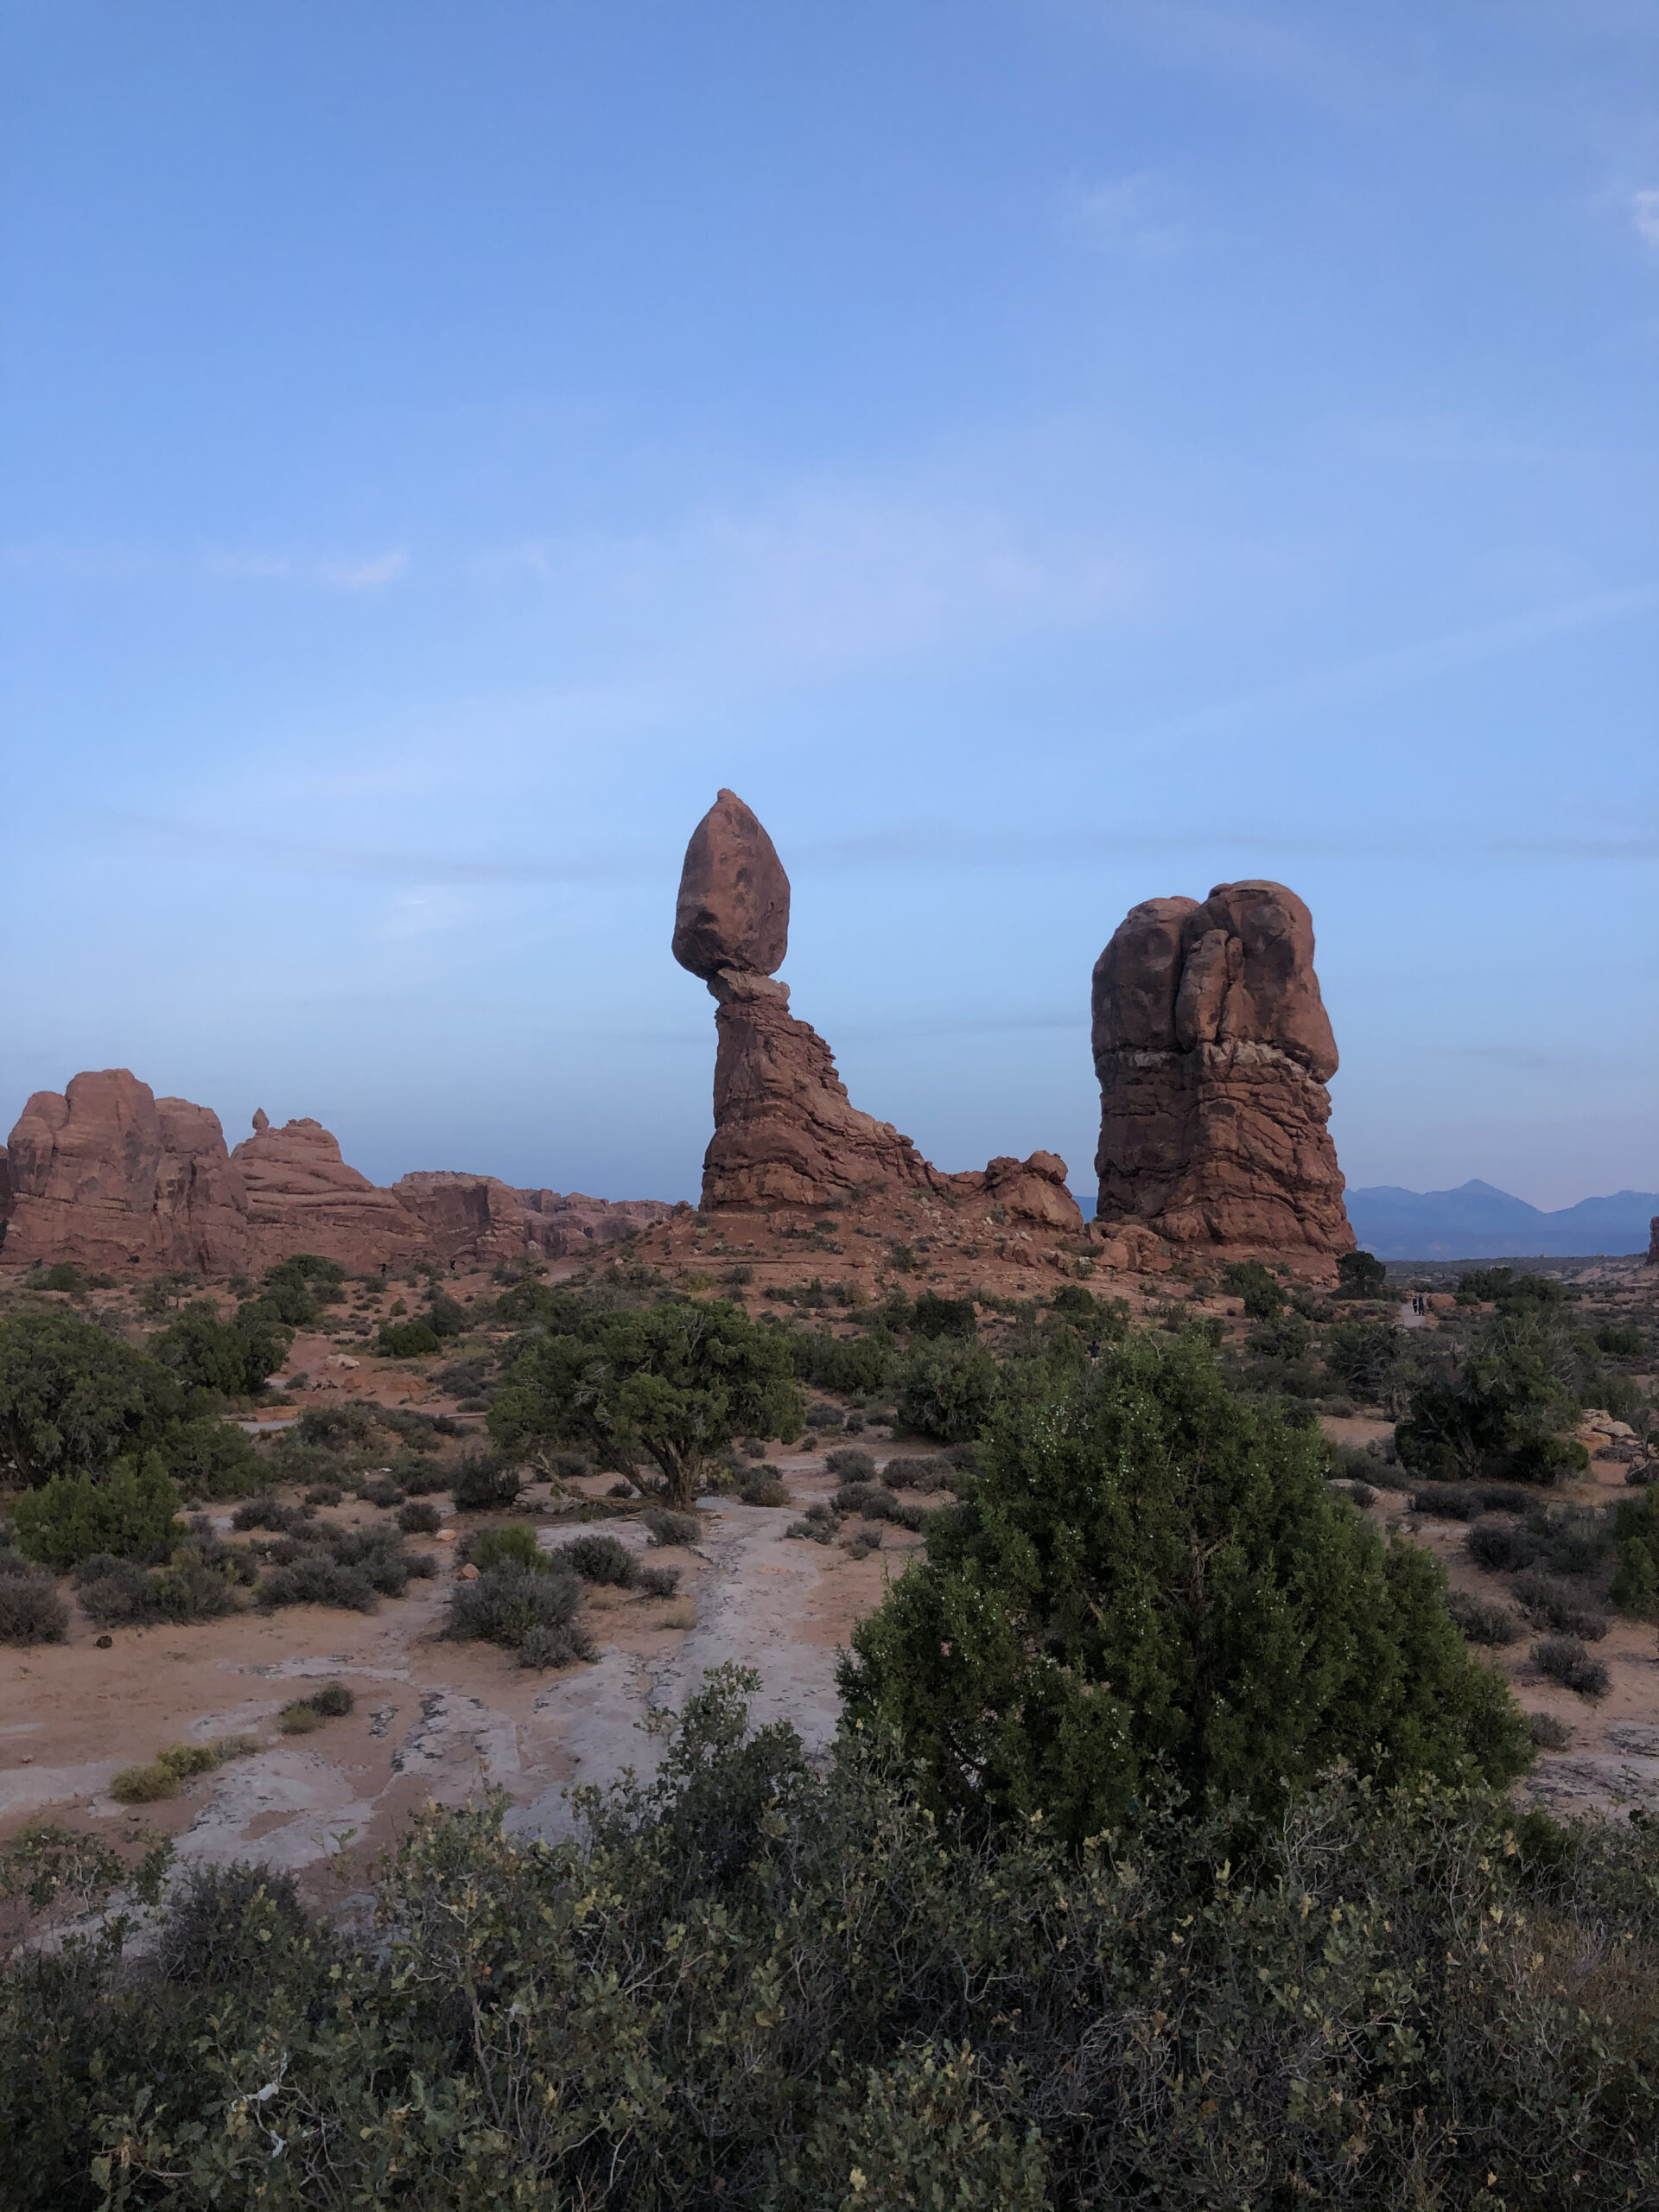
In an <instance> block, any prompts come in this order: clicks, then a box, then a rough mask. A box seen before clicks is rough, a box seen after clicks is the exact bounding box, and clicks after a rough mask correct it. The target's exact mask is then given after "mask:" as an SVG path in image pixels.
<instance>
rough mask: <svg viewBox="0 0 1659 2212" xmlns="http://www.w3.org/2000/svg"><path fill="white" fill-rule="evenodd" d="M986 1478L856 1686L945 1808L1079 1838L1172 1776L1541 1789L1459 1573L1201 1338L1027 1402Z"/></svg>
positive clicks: (895, 1605) (869, 1643)
mask: <svg viewBox="0 0 1659 2212" xmlns="http://www.w3.org/2000/svg"><path fill="white" fill-rule="evenodd" d="M979 1457H980V1464H979V1467H978V1471H977V1473H976V1480H975V1484H974V1496H973V1503H972V1504H971V1506H970V1507H969V1508H968V1509H966V1510H963V1509H958V1510H955V1511H953V1512H950V1513H945V1514H939V1515H936V1516H934V1519H933V1521H932V1522H931V1524H930V1527H929V1530H928V1553H927V1556H926V1558H925V1560H918V1561H916V1562H914V1563H913V1564H912V1567H910V1569H909V1571H908V1572H907V1573H906V1574H905V1575H904V1576H903V1578H902V1579H901V1580H899V1582H898V1583H897V1584H896V1585H895V1586H893V1589H892V1590H891V1591H890V1592H889V1593H888V1595H887V1600H886V1602H885V1603H884V1604H883V1605H882V1606H881V1607H880V1610H879V1611H876V1612H875V1613H874V1614H871V1615H870V1616H868V1618H866V1619H864V1620H863V1621H861V1622H860V1624H858V1626H857V1627H856V1629H855V1630H854V1636H853V1645H854V1654H853V1656H852V1657H851V1658H850V1659H849V1661H848V1662H844V1664H843V1667H842V1676H841V1679H842V1688H843V1694H844V1696H845V1698H846V1700H847V1709H848V1712H849V1717H851V1718H853V1719H863V1720H864V1721H865V1723H866V1724H867V1726H868V1725H872V1724H874V1722H875V1721H877V1720H883V1721H886V1722H887V1723H888V1724H890V1725H892V1726H894V1727H896V1729H897V1730H898V1731H899V1736H900V1739H901V1741H902V1742H903V1744H904V1746H905V1749H906V1753H907V1755H908V1756H910V1757H911V1758H914V1759H916V1760H917V1762H918V1766H919V1769H920V1770H921V1772H922V1774H923V1776H924V1777H925V1792H926V1795H927V1799H928V1802H931V1803H932V1804H934V1805H935V1806H937V1807H938V1808H940V1809H941V1810H944V1809H945V1808H956V1809H960V1810H962V1811H963V1812H968V1811H972V1812H973V1813H974V1814H975V1815H976V1816H980V1817H988V1816H992V1815H1003V1814H1007V1815H1025V1814H1028V1813H1030V1812H1032V1811H1033V1810H1036V1809H1038V1808H1041V1809H1043V1810H1044V1811H1045V1812H1046V1815H1048V1816H1049V1817H1051V1818H1052V1819H1053V1820H1055V1821H1056V1822H1057V1823H1058V1824H1059V1825H1061V1826H1062V1827H1064V1829H1065V1832H1066V1833H1067V1834H1069V1835H1071V1836H1072V1837H1073V1838H1074V1839H1080V1838H1081V1837H1082V1836H1084V1835H1088V1834H1096V1833H1097V1832H1098V1831H1099V1830H1100V1829H1101V1828H1102V1827H1107V1826H1114V1827H1116V1826H1117V1825H1118V1824H1120V1823H1122V1822H1123V1821H1126V1820H1128V1819H1129V1818H1130V1817H1131V1815H1132V1811H1133V1808H1134V1807H1135V1804H1136V1803H1137V1802H1144V1801H1143V1798H1142V1793H1143V1792H1144V1791H1145V1789H1147V1787H1149V1786H1150V1783H1151V1779H1152V1777H1153V1776H1154V1774H1157V1775H1161V1776H1163V1777H1166V1778H1167V1779H1169V1780H1171V1781H1173V1782H1174V1783H1177V1784H1178V1785H1179V1786H1180V1787H1182V1788H1184V1789H1186V1790H1187V1791H1189V1792H1190V1793H1191V1794H1192V1796H1193V1798H1194V1799H1195V1800H1198V1801H1201V1800H1203V1799H1204V1798H1205V1796H1206V1795H1207V1794H1209V1793H1212V1792H1213V1793H1216V1794H1217V1795H1230V1796H1240V1797H1243V1798H1246V1799H1249V1800H1251V1801H1252V1802H1260V1803H1262V1804H1268V1803H1272V1802H1277V1801H1278V1800H1280V1799H1281V1796H1282V1793H1283V1792H1284V1791H1285V1789H1287V1788H1289V1789H1294V1788H1295V1787H1297V1786H1299V1783H1300V1782H1305V1781H1307V1780H1311V1779H1312V1777H1313V1775H1315V1774H1316V1773H1318V1772H1319V1771H1320V1770H1322V1769H1324V1768H1325V1767H1327V1766H1329V1765H1330V1764H1331V1763H1332V1760H1334V1759H1338V1758H1342V1759H1347V1760H1350V1761H1351V1762H1352V1763H1354V1764H1356V1765H1357V1766H1358V1767H1359V1768H1360V1769H1361V1770H1363V1771H1367V1772H1372V1773H1378V1774H1380V1775H1381V1776H1383V1777H1391V1776H1396V1775H1397V1776H1401V1777H1405V1776H1409V1775H1413V1774H1423V1773H1428V1774H1436V1775H1439V1776H1440V1777H1441V1778H1444V1779H1451V1778H1453V1777H1457V1776H1459V1775H1462V1774H1465V1773H1466V1772H1467V1771H1469V1770H1470V1769H1471V1766H1472V1768H1473V1770H1476V1771H1478V1772H1481V1773H1484V1775H1486V1776H1487V1777H1490V1778H1491V1779H1493V1780H1507V1779H1509V1778H1510V1777H1513V1776H1514V1775H1515V1774H1516V1773H1517V1772H1519V1771H1520V1770H1522V1767H1523V1766H1524V1764H1525V1763H1526V1759H1527V1757H1528V1755H1529V1747H1528V1744H1527V1738H1526V1734H1525V1726H1524V1722H1523V1721H1522V1718H1521V1715H1520V1713H1519V1711H1518V1708H1517V1707H1516V1705H1515V1703H1514V1700H1513V1699H1512V1698H1511V1696H1510V1693H1509V1690H1508V1688H1507V1687H1506V1685H1505V1684H1504V1683H1503V1681H1502V1679H1501V1677H1499V1676H1498V1675H1496V1674H1495V1673H1494V1672H1493V1671H1492V1670H1491V1669H1490V1668H1488V1667H1486V1666H1484V1665H1482V1664H1479V1663H1478V1662H1475V1661H1474V1660H1472V1659H1471V1656H1470V1653H1469V1650H1468V1648H1467V1646H1466V1645H1465V1643H1464V1641H1463V1639H1462V1637H1460V1636H1459V1634H1458V1632H1457V1630H1456V1629H1455V1628H1454V1627H1453V1625H1452V1620H1451V1618H1450V1616H1449V1614H1448V1613H1447V1611H1446V1604H1445V1596H1444V1589H1445V1584H1444V1578H1443V1576H1442V1574H1441V1573H1440V1568H1439V1567H1438V1565H1437V1564H1436V1562H1435V1561H1434V1560H1433V1558H1432V1557H1431V1556H1430V1555H1429V1554H1427V1553H1426V1552H1424V1551H1423V1550H1421V1548H1418V1547H1415V1546H1411V1545H1406V1544H1395V1545H1392V1546H1389V1545H1385V1544H1384V1542H1383V1540H1382V1538H1381V1536H1380V1535H1379V1534H1378V1532H1377V1530H1376V1528H1375V1526H1374V1525H1373V1524H1372V1523H1371V1522H1368V1521H1366V1520H1365V1519H1363V1517H1362V1516H1359V1515H1357V1514H1355V1513H1353V1512H1351V1511H1350V1510H1348V1509H1347V1508H1346V1506H1345V1505H1343V1504H1341V1503H1338V1502H1337V1501H1335V1500H1333V1499H1332V1497H1330V1495H1329V1494H1328V1492H1327V1491H1326V1489H1325V1479H1324V1467H1325V1451H1324V1447H1323V1444H1322V1442H1321V1440H1319V1439H1318V1437H1317V1436H1316V1435H1314V1434H1313V1433H1310V1432H1307V1431H1305V1430H1304V1431H1295V1430H1292V1429H1290V1428H1289V1427H1287V1426H1286V1424H1285V1422H1284V1421H1282V1420H1281V1417H1280V1416H1279V1414H1277V1413H1276V1412H1275V1410H1274V1408H1273V1407H1272V1406H1271V1405H1270V1404H1263V1403H1261V1402H1245V1401H1242V1400H1240V1399H1237V1398H1236V1397H1234V1396H1233V1395H1230V1393H1229V1392H1228V1390H1227V1389H1226V1388H1225V1386H1224V1383H1223V1381H1222V1378H1221V1376H1220V1375H1219V1373H1218V1372H1217V1368H1216V1365H1215V1361H1214V1357H1213V1356H1212V1355H1211V1354H1210V1353H1209V1352H1208V1351H1207V1350H1206V1349H1205V1347H1204V1346H1202V1345H1201V1344H1198V1342H1197V1341H1196V1340H1195V1339H1192V1338H1187V1337H1183V1338H1179V1339H1176V1340H1173V1341H1172V1340H1169V1339H1163V1338H1160V1339H1154V1338H1147V1337H1143V1338H1133V1339H1131V1340H1130V1342H1129V1343H1128V1344H1125V1345H1123V1346H1122V1347H1120V1348H1118V1349H1116V1350H1115V1351H1112V1352H1110V1353H1109V1354H1106V1355H1103V1357H1102V1360H1101V1362H1100V1365H1099V1367H1098V1369H1097V1370H1096V1372H1095V1374H1094V1376H1092V1377H1090V1379H1089V1380H1088V1381H1086V1382H1084V1383H1080V1384H1079V1385H1078V1386H1077V1387H1076V1388H1074V1389H1071V1390H1070V1391H1069V1392H1067V1393H1065V1395H1061V1396H1058V1397H1055V1398H1050V1399H1044V1400H1039V1401H1036V1402H1030V1403H1019V1402H1015V1403H1009V1404H1006V1405H1005V1406H1003V1407H1002V1408H1001V1409H1000V1410H999V1412H998V1414H997V1415H996V1417H995V1421H994V1422H993V1423H992V1425H991V1427H990V1429H989V1431H988V1434H987V1436H986V1439H985V1440H984V1441H983V1442H982V1445H981V1447H980V1455H979ZM836 1503H837V1504H838V1505H839V1503H840V1497H839V1496H838V1497H837V1500H836ZM1198 1558H1202V1559H1203V1560H1205V1571H1204V1579H1203V1583H1202V1588H1201V1592H1199V1591H1195V1590H1194V1586H1193V1583H1192V1561H1193V1560H1195V1559H1198ZM1223 1686H1224V1687H1223Z"/></svg>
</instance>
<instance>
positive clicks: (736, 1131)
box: [673, 791, 1083, 1230]
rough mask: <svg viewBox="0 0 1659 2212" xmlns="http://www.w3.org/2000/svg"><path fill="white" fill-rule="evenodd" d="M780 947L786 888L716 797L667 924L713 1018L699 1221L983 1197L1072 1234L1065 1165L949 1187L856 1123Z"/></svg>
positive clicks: (997, 1166) (1001, 1164)
mask: <svg viewBox="0 0 1659 2212" xmlns="http://www.w3.org/2000/svg"><path fill="white" fill-rule="evenodd" d="M788 942H789V878H788V877H787V876H786V875H785V873H784V869H783V864H782V862H781V861H779V858H778V855H777V853H776V851H775V850H774V849H773V847H772V840H771V838H770V837H768V836H767V835H766V831H765V829H762V827H761V825H760V823H759V822H758V821H757V820H756V818H755V817H754V816H753V814H752V813H751V812H750V811H749V810H748V808H747V806H745V805H744V804H743V802H742V800H741V799H740V798H738V797H737V796H736V794H735V793H734V792H732V791H721V793H720V794H719V796H718V797H717V798H716V799H715V804H714V805H713V806H712V807H711V808H710V809H709V812H708V813H707V814H706V815H705V816H704V817H703V818H702V821H701V822H700V823H698V824H697V826H696V829H695V830H694V831H693V832H692V834H691V842H690V844H689V845H688V846H687V848H686V855H685V868H684V872H683V874H682V876H681V879H680V894H679V899H678V902H677V906H676V910H675V921H674V947H673V949H674V957H675V958H676V959H677V961H678V962H679V963H680V965H681V966H682V967H683V968H689V969H690V971H691V973H692V974H693V975H694V976H702V980H703V981H704V982H706V983H707V984H708V986H709V991H710V993H711V994H712V995H713V996H714V998H715V1001H717V1003H718V1008H719V1010H718V1012H717V1013H716V1014H715V1033H716V1037H717V1039H718V1047H717V1052H716V1056H715V1134H714V1136H713V1137H712V1139H711V1140H710V1141H709V1149H708V1151H707V1153H706V1154H704V1157H703V1166H702V1205H703V1210H704V1211H705V1212H708V1211H724V1212H733V1211H743V1212H764V1211H768V1210H770V1209H772V1208H774V1207H782V1208H793V1209H798V1210H803V1211H810V1210H812V1209H814V1208H818V1207H823V1206H826V1205H845V1204H847V1203H848V1202H849V1201H856V1200H879V1199H880V1197H881V1196H882V1195H883V1194H884V1193H887V1194H891V1195H893V1196H894V1197H897V1196H901V1195H904V1194H906V1193H909V1194H915V1193H925V1194H927V1195H929V1196H931V1197H936V1198H952V1199H955V1200H957V1201H958V1202H960V1200H961V1199H962V1198H977V1197H980V1196H982V1195H988V1196H989V1197H990V1199H991V1202H992V1204H994V1205H997V1206H1000V1207H1001V1210H1002V1211H1003V1212H1004V1213H1005V1214H1007V1215H1013V1216H1015V1217H1018V1218H1020V1219H1021V1220H1027V1221H1033V1222H1039V1223H1041V1224H1044V1225H1045V1226H1047V1227H1051V1228H1063V1229H1067V1230H1081V1228H1082V1226H1083V1217H1082V1216H1081V1214H1080V1213H1079V1212H1078V1211H1077V1203H1076V1201H1075V1200H1074V1199H1073V1198H1071V1194H1070V1192H1068V1191H1067V1190H1066V1188H1065V1161H1064V1160H1059V1159H1058V1158H1057V1157H1056V1156H1055V1155H1054V1154H1052V1153H1033V1155H1032V1157H1031V1159H1030V1160H1027V1162H1025V1163H1024V1165H1023V1166H1022V1165H1021V1163H1020V1162H1019V1161H1018V1160H993V1161H992V1162H991V1164H990V1166H989V1167H988V1168H987V1169H985V1170H984V1171H983V1172H982V1173H976V1174H967V1175H948V1174H944V1173H941V1172H940V1170H939V1169H938V1168H937V1167H935V1166H933V1165H932V1164H931V1161H929V1160H924V1159H923V1157H922V1155H921V1154H920V1153H919V1152H918V1150H917V1149H916V1147H915V1146H914V1145H913V1144H912V1142H911V1141H910V1139H909V1138H908V1137H907V1136H902V1135H900V1134H899V1131H898V1130H897V1129H896V1128H893V1124H892V1122H878V1121H877V1120H876V1119H875V1118H874V1116H873V1115H869V1114H863V1113H861V1112H860V1111H859V1109H858V1108H857V1107H855V1105H854V1104H853V1103H852V1101H851V1100H850V1099H849V1097H848V1096H847V1086H846V1084H843V1083H842V1080H841V1077H840V1076H839V1075H838V1074H837V1073H836V1062H835V1055H834V1054H833V1053H832V1052H830V1050H829V1046H828V1045H827V1044H826V1043H825V1042H824V1040H823V1038H822V1037H820V1036H819V1035H818V1033H817V1030H815V1029H813V1028H810V1027H809V1026H808V1025H807V1024H806V1023H805V1022H804V1021H799V1020H797V1019H796V1017H795V1016H794V1015H793V1014H791V1012H790V1011H789V986H788V985H787V984H786V983H779V982H775V981H774V980H773V979H772V969H774V968H776V967H777V966H779V963H781V961H782V959H783V957H784V952H785V947H786V946H787V944H788Z"/></svg>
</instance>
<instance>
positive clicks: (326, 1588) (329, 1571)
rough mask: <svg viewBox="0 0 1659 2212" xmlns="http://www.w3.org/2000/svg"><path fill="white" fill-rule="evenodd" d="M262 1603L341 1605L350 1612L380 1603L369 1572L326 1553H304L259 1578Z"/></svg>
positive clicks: (268, 1605) (367, 1610)
mask: <svg viewBox="0 0 1659 2212" xmlns="http://www.w3.org/2000/svg"><path fill="white" fill-rule="evenodd" d="M258 1597H259V1603H260V1604H261V1605H264V1606H265V1607H266V1608H268V1609H271V1608H275V1607H277V1606H279V1605H338V1606H340V1607H341V1608H342V1609H343V1610H344V1611H347V1612H353V1613H372V1612H373V1611H375V1610H376V1608H377V1607H378V1605H379V1602H380V1600H379V1599H378V1596H377V1594H376V1592H375V1588H374V1585H373V1584H372V1582H371V1581H370V1580H369V1579H368V1577H367V1575H366V1574H365V1573H362V1571H361V1570H360V1569H359V1568H358V1567H348V1566H346V1565H345V1564H344V1563H343V1562H342V1561H340V1560H337V1559H334V1558H333V1557H332V1556H331V1555H330V1554H328V1553H327V1552H321V1551H318V1552H305V1553H302V1554H301V1555H300V1556H299V1557H298V1558H296V1559H292V1560H287V1561H285V1562H284V1563H283V1565H281V1566H279V1567H272V1568H271V1569H270V1573H267V1574H264V1575H263V1576H262V1577H261V1578H260V1581H259V1589H258Z"/></svg>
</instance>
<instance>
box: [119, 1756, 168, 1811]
mask: <svg viewBox="0 0 1659 2212" xmlns="http://www.w3.org/2000/svg"><path fill="white" fill-rule="evenodd" d="M179 1779H180V1778H179V1777H178V1776H177V1775H176V1774H175V1773H174V1771H173V1770H172V1768H171V1767H169V1766H163V1765H162V1762H161V1761H160V1760H159V1759H152V1760H150V1761H149V1763H148V1764H146V1765H143V1766H124V1767H121V1768H120V1769H118V1771H117V1772H116V1773H115V1774H113V1775H112V1776H111V1777H110V1795H111V1797H113V1798H114V1800H115V1802H116V1803H117V1804H118V1805H153V1804H156V1803H157V1802H159V1801H160V1800H161V1799H162V1798H163V1797H176V1796H178V1794H179Z"/></svg>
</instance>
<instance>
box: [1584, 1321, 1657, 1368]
mask: <svg viewBox="0 0 1659 2212" xmlns="http://www.w3.org/2000/svg"><path fill="white" fill-rule="evenodd" d="M1595 1342H1596V1350H1597V1351H1604V1352H1606V1353H1607V1354H1608V1355H1609V1357H1612V1358H1616V1359H1640V1358H1641V1357H1642V1356H1643V1353H1644V1352H1645V1351H1647V1349H1648V1342H1647V1338H1645V1337H1644V1336H1643V1333H1642V1332H1641V1330H1640V1329H1638V1328H1637V1327H1636V1325H1634V1324H1633V1323H1632V1322H1630V1321H1605V1322H1604V1323H1603V1324H1602V1325H1601V1326H1600V1328H1599V1329H1598V1330H1597V1331H1596V1332H1595Z"/></svg>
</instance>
